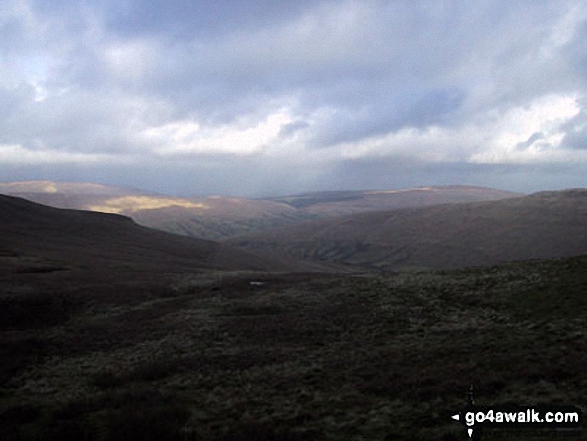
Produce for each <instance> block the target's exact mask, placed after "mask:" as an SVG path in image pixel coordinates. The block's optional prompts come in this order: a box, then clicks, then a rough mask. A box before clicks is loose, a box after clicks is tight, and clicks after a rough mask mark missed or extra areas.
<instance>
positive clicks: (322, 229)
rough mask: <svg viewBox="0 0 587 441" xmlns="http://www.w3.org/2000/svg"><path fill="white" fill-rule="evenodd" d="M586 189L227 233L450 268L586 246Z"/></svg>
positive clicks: (297, 248) (328, 255)
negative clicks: (259, 230) (245, 234)
mask: <svg viewBox="0 0 587 441" xmlns="http://www.w3.org/2000/svg"><path fill="white" fill-rule="evenodd" d="M586 219H587V190H584V189H578V190H567V191H560V192H543V193H537V194H534V195H530V196H526V197H521V198H514V199H505V200H499V201H491V202H480V203H468V204H447V205H438V206H432V207H424V208H407V209H398V210H391V211H384V212H376V213H361V214H355V215H349V216H343V217H339V218H336V219H329V220H320V221H313V222H307V223H304V224H300V225H297V226H292V227H286V228H280V229H278V230H274V231H271V232H266V233H263V234H257V235H248V236H243V237H240V238H235V239H232V240H231V241H229V242H230V243H232V244H236V245H238V246H241V247H245V248H247V249H254V250H268V249H270V250H277V251H281V252H284V253H287V254H289V255H292V256H295V257H298V258H305V259H317V260H322V261H331V262H337V263H344V264H352V265H359V266H363V267H370V268H379V269H385V270H396V269H402V268H404V269H405V268H436V269H444V268H458V267H466V266H478V265H490V264H495V263H499V262H506V261H510V260H520V259H533V258H553V257H563V256H571V255H578V254H583V253H587V222H586V221H585V220H586Z"/></svg>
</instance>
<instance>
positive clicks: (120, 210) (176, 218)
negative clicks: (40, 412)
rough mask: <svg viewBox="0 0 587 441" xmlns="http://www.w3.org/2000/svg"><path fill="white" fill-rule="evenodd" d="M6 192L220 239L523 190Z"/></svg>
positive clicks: (8, 188)
mask: <svg viewBox="0 0 587 441" xmlns="http://www.w3.org/2000/svg"><path fill="white" fill-rule="evenodd" d="M0 193H4V194H9V195H13V196H18V197H23V198H25V199H28V200H31V201H34V202H38V203H41V204H45V205H50V206H53V207H57V208H71V209H79V210H89V211H98V212H106V213H116V214H123V215H126V216H129V217H131V218H132V219H134V220H135V221H136V222H137V223H139V224H141V225H144V226H147V227H151V228H156V229H160V230H163V231H167V232H170V233H175V234H181V235H186V236H193V237H199V238H203V239H211V240H218V239H224V238H229V237H235V236H240V235H244V234H250V233H255V232H262V231H266V230H269V229H272V228H276V227H281V226H286V225H293V224H297V223H300V222H303V221H308V220H315V219H320V218H326V217H332V216H338V215H343V214H351V213H361V212H368V211H380V210H386V209H392V208H403V207H419V206H428V205H435V204H442V203H461V202H471V201H485V200H496V199H502V198H510V197H514V196H519V194H517V193H511V192H506V191H501V190H493V189H488V188H481V187H470V186H449V187H424V188H415V189H405V190H380V191H344V192H340V191H330V192H315V193H306V194H301V195H295V196H285V197H280V198H267V199H244V198H234V197H222V196H202V197H191V198H179V197H172V196H165V195H158V194H149V193H147V192H143V191H140V190H135V189H125V188H120V187H109V186H104V185H97V184H91V183H63V182H52V181H26V182H11V183H0Z"/></svg>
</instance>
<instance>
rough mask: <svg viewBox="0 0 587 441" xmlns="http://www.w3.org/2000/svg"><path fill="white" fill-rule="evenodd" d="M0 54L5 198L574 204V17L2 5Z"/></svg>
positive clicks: (578, 133) (530, 8)
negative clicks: (501, 198) (412, 190)
mask: <svg viewBox="0 0 587 441" xmlns="http://www.w3.org/2000/svg"><path fill="white" fill-rule="evenodd" d="M0 41H2V44H1V45H0V175H3V176H5V179H6V180H12V179H33V178H48V179H65V180H86V181H95V180H99V181H103V182H105V183H107V182H111V183H115V184H119V185H120V184H122V185H135V186H137V185H138V186H142V187H145V188H147V189H151V190H159V191H167V192H172V193H179V194H190V193H230V194H239V195H262V194H273V193H279V192H292V191H293V192H295V191H306V190H311V189H340V188H389V187H405V186H411V185H429V184H444V183H472V184H478V185H493V186H498V187H504V188H512V189H516V190H523V191H533V190H537V189H541V188H563V187H570V186H584V184H582V181H581V178H582V176H584V175H586V173H585V172H586V171H587V97H586V92H587V81H586V80H587V43H585V42H586V41H587V7H586V6H584V2H582V1H579V0H577V1H575V0H560V1H558V0H552V1H546V2H535V1H532V0H521V1H516V2H506V1H502V0H499V1H494V0H493V1H489V0H475V1H470V2H458V1H449V0H443V1H438V2H429V1H424V0H422V1H410V2H407V1H399V0H397V1H374V0H373V1H360V2H359V1H312V2H310V1H296V2H270V1H268V0H254V1H250V2H229V1H226V2H217V1H207V0H206V1H198V2H171V3H169V2H163V1H156V2H147V1H144V0H128V1H116V2H114V1H101V2H97V1H89V2H75V1H72V0H61V1H59V2H51V3H50V4H49V3H48V2H43V1H40V0H39V1H32V0H6V2H5V6H3V7H2V8H1V9H0Z"/></svg>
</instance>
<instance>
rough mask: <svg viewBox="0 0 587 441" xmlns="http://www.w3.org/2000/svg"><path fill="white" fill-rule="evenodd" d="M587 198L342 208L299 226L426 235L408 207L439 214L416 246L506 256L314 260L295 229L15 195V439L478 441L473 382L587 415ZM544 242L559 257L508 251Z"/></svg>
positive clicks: (5, 209)
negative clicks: (199, 221) (173, 227)
mask: <svg viewBox="0 0 587 441" xmlns="http://www.w3.org/2000/svg"><path fill="white" fill-rule="evenodd" d="M331 196H332V195H331ZM346 196H348V195H346ZM516 196H519V195H516ZM304 197H307V196H304ZM320 197H323V196H320ZM320 197H316V198H314V199H319V198H320ZM338 197H340V195H338ZM584 198H585V191H571V192H555V193H548V194H538V195H530V196H528V197H521V198H517V197H513V196H512V197H511V198H509V197H508V198H507V199H503V200H495V201H485V202H480V201H476V202H475V201H474V202H471V201H469V202H462V203H458V204H456V203H452V204H446V203H445V202H446V201H442V204H441V205H433V204H428V205H430V206H427V207H423V206H419V207H414V206H412V207H404V208H396V209H393V210H390V209H387V208H386V211H380V212H377V213H375V212H374V213H367V212H366V211H363V212H361V213H354V214H353V213H346V214H345V215H343V217H341V216H338V215H337V216H334V215H332V217H331V218H330V221H331V224H330V225H331V227H330V228H331V229H330V230H329V229H328V228H326V227H322V229H318V228H316V225H317V224H316V223H321V222H326V220H325V219H314V220H312V219H310V220H309V222H310V223H299V224H297V225H293V224H292V225H291V226H288V227H284V226H282V227H281V228H287V229H290V228H291V230H288V231H289V232H288V234H287V236H283V233H284V231H283V230H280V231H281V234H282V236H280V237H287V238H288V240H289V241H291V240H293V239H294V238H295V239H296V240H297V238H298V237H299V236H297V232H298V231H299V230H301V231H305V232H306V233H307V232H308V231H313V234H316V235H319V234H327V233H328V231H331V232H332V231H337V228H339V226H343V227H344V228H342V229H341V231H343V233H342V234H344V235H349V234H350V233H349V231H350V230H349V224H351V225H352V224H353V223H354V225H355V227H354V228H355V230H354V233H353V234H355V235H357V236H358V235H360V234H362V236H361V237H362V238H364V240H366V241H367V240H373V239H372V237H374V236H373V235H376V234H379V235H380V237H381V238H388V240H387V241H386V242H385V246H386V247H391V246H394V245H393V244H394V243H395V242H394V241H400V240H405V237H409V236H407V235H406V234H405V233H402V234H399V233H397V238H395V237H396V236H394V234H396V233H394V231H395V228H398V231H401V230H399V225H400V224H401V220H402V219H404V218H411V219H428V221H427V222H429V223H430V224H433V225H436V226H435V227H434V229H433V230H430V231H432V232H429V231H428V230H426V228H425V224H423V223H418V222H419V221H418V222H416V221H414V222H413V224H412V226H413V228H415V229H418V228H420V230H418V231H420V232H421V234H420V235H415V234H414V235H413V236H411V237H413V238H415V237H423V238H424V239H422V242H416V245H413V244H412V242H410V243H408V244H404V245H406V246H408V248H407V249H409V246H413V247H414V248H413V249H414V250H416V249H421V248H419V247H422V246H423V245H422V244H426V246H431V245H430V244H431V243H432V245H434V243H433V242H434V241H432V239H431V238H432V237H436V238H437V239H438V240H439V241H440V242H439V245H438V248H433V251H434V250H441V249H445V248H446V246H445V245H443V243H442V240H441V239H442V238H446V237H450V238H457V237H459V238H461V240H462V242H459V247H457V246H455V247H453V248H450V250H453V251H454V253H455V254H454V255H455V256H456V255H458V254H459V253H462V252H463V249H465V248H466V247H467V246H470V245H471V244H474V243H475V242H474V239H475V238H478V240H479V242H478V247H479V248H483V249H485V250H491V249H500V250H502V254H499V253H494V254H493V256H497V257H495V260H488V261H484V262H482V263H478V262H473V263H471V264H467V263H466V262H465V261H463V260H461V261H459V260H458V259H456V258H455V260H454V261H450V262H452V264H451V265H447V266H446V267H440V268H438V267H436V268H435V267H434V265H432V264H431V263H430V261H421V262H411V261H410V262H408V263H409V265H407V266H404V267H403V268H399V267H394V266H393V265H395V263H394V262H391V263H389V264H387V265H372V264H371V262H370V261H369V262H367V263H368V264H366V265H365V264H363V263H365V262H366V261H362V260H361V259H359V258H354V257H353V258H351V257H349V258H347V259H342V258H340V256H341V254H337V253H336V252H334V253H333V254H332V255H333V256H334V257H333V258H330V255H322V254H317V255H316V256H314V257H313V256H312V255H310V254H311V253H309V254H308V255H306V256H301V257H304V260H299V259H297V257H300V256H296V253H295V252H294V253H292V252H289V251H287V250H286V248H287V247H289V245H288V242H284V243H283V244H281V245H279V246H273V247H269V248H271V249H263V247H260V246H257V247H256V248H255V247H244V245H243V243H242V241H244V240H249V241H250V240H251V239H250V237H249V236H243V237H240V238H235V239H231V240H230V241H228V242H222V243H219V242H213V241H210V240H204V239H198V238H194V237H185V236H178V235H173V234H169V233H165V232H162V231H157V230H151V229H149V228H146V227H144V226H140V225H138V224H136V223H134V222H133V221H132V220H131V219H130V218H127V217H123V216H120V215H116V214H105V213H92V212H87V211H80V210H65V209H58V208H53V207H47V206H44V205H39V204H36V203H32V202H29V201H26V200H24V199H20V198H14V197H8V196H2V197H0V287H1V291H0V360H2V363H1V364H0V429H1V433H2V434H3V435H2V437H3V438H2V439H6V440H123V439H124V440H225V441H227V440H341V439H345V440H395V439H401V440H403V439H405V440H429V439H437V440H445V441H447V440H459V439H466V438H467V437H466V433H465V431H464V430H463V427H462V426H461V425H460V424H458V423H455V422H454V421H453V420H452V419H451V418H450V415H451V414H453V413H455V411H458V410H460V408H462V407H463V405H464V404H465V403H466V400H467V391H468V389H469V387H470V386H471V385H474V388H475V393H476V400H477V403H478V404H483V405H490V404H494V403H495V404H506V403H510V404H513V403H516V404H540V403H544V404H572V405H576V406H579V407H580V408H582V409H583V410H584V411H585V409H587V399H586V397H587V394H586V393H585V392H586V390H587V371H586V370H585V366H587V335H586V332H587V331H586V329H587V326H586V325H587V297H586V296H585V292H586V287H587V271H586V269H587V256H585V252H586V251H587V248H586V247H585V246H584V244H585V242H584V240H585V237H586V235H587V234H586V233H587V225H586V224H585V223H584V219H585V217H584V215H585V207H584V205H583V204H584V202H583V199H584ZM355 200H356V199H355ZM344 201H346V199H344V200H339V201H337V202H335V201H330V202H329V203H338V204H343V203H345V202H344ZM290 202H291V201H290ZM439 202H440V201H439ZM279 203H284V202H279ZM298 205H299V204H298ZM302 205H303V203H302ZM305 206H309V205H305ZM488 207H489V208H488ZM512 207H513V208H512ZM520 207H521V208H520ZM549 207H550V208H549ZM406 210H407V211H406ZM418 210H420V211H418ZM449 212H450V213H453V214H450V215H449V214H447V213H449ZM454 213H457V214H454ZM463 213H465V214H466V216H465V219H468V220H470V222H465V221H463ZM339 214H340V213H339ZM416 214H417V215H419V216H420V217H417V216H416ZM410 215H411V217H410ZM361 216H363V217H361ZM426 216H429V217H428V218H426ZM443 216H444V217H443ZM467 216H468V217H467ZM492 216H493V217H492ZM500 216H501V217H503V218H504V221H503V222H502V223H497V224H496V219H501V218H500ZM357 219H359V220H360V219H363V220H364V222H363V223H361V222H360V221H357ZM390 219H392V220H393V222H395V223H393V222H392V221H390ZM394 219H395V220H394ZM455 219H456V220H458V222H456V221H455V222H456V223H454V222H453V220H455ZM390 222H392V223H391V224H390ZM435 222H436V224H435ZM451 222H452V223H451ZM390 225H394V228H391V227H390ZM488 225H495V229H494V230H490V231H488V232H487V236H489V235H490V234H493V237H494V238H501V239H500V240H499V241H494V243H493V245H492V246H493V247H494V248H491V247H490V243H489V242H487V240H488V239H486V238H485V237H486V236H483V234H482V232H483V231H484V228H488ZM508 225H511V226H512V229H511V230H509V231H508V230H507V226H508ZM531 226H534V227H535V228H537V230H536V231H530V229H529V228H530V227H531ZM444 227H446V229H443V228H444ZM465 227H468V228H469V230H463V228H465ZM473 227H474V228H473ZM404 228H407V227H404ZM459 228H460V229H459ZM525 228H526V229H525ZM378 229H380V230H378ZM275 231H276V230H270V229H268V230H266V232H264V233H263V238H264V239H263V240H268V239H267V238H268V237H272V235H275V234H276V233H275ZM360 231H367V232H368V233H369V234H365V233H360ZM377 231H379V233H377ZM405 231H406V230H404V232H405ZM459 231H460V234H459ZM549 231H550V232H552V234H550V235H548V234H547V233H548V232H549ZM525 232H529V233H528V235H526V236H524V233H525ZM306 233H304V234H306ZM498 233H499V234H498ZM258 234H261V233H258ZM328 234H334V233H328ZM569 235H571V239H572V240H567V239H568V236H569ZM317 237H318V236H317ZM519 237H524V239H523V240H522V242H520V244H519V245H516V246H514V245H515V244H516V242H515V241H514V240H515V239H516V240H517V239H518V238H519ZM465 238H466V239H465ZM508 238H509V240H510V241H509V242H508V241H507V240H506V239H508ZM351 239H352V240H357V239H356V237H351ZM257 240H261V239H260V236H257ZM239 241H240V242H239ZM524 241H525V242H524ZM535 242H539V243H540V242H542V243H546V245H544V246H543V247H542V248H540V249H541V250H542V251H544V250H548V249H550V250H552V254H550V255H549V253H547V252H544V253H543V254H540V255H537V256H536V255H528V254H527V255H524V254H523V253H522V254H521V255H513V254H508V253H507V252H506V250H508V249H509V248H508V247H510V248H514V249H516V250H518V249H520V250H524V249H526V250H528V252H529V253H532V252H534V250H536V249H538V248H532V247H531V246H530V245H532V244H534V243H535ZM239 243H240V245H239ZM296 243H298V242H296ZM313 243H315V242H313ZM460 247H462V248H460ZM358 249H359V250H360V247H359V248H358ZM388 249H389V248H388ZM434 252H436V251H434ZM287 253H289V254H288V255H287V256H285V255H283V254H287ZM487 254H489V255H491V253H487V252H486V253H485V255H487ZM411 255H412V256H414V255H415V256H417V255H418V254H417V253H412V254H411ZM349 256H353V255H349ZM381 256H383V257H385V255H384V254H381ZM325 257H328V258H325ZM383 257H382V260H381V261H379V262H383V261H384V259H383ZM448 257H449V256H448V255H447V254H444V255H442V259H447V258H448ZM494 435H495V439H497V438H498V435H500V436H501V437H500V439H504V438H503V437H504V436H509V435H508V434H504V433H501V434H500V433H497V434H494ZM574 435H575V438H576V439H583V438H582V437H584V436H585V433H584V432H581V433H578V434H574ZM512 436H514V438H510V439H519V440H525V439H553V436H555V437H556V436H562V435H560V434H554V435H553V434H552V433H550V432H545V433H538V434H537V433H528V434H526V433H516V434H514V435H512ZM484 439H494V438H492V437H491V436H490V435H489V434H486V436H485V437H484ZM506 439H507V438H506Z"/></svg>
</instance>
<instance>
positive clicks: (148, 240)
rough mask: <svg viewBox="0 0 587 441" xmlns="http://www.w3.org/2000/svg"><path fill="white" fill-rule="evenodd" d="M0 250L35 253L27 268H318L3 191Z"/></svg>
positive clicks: (12, 254)
mask: <svg viewBox="0 0 587 441" xmlns="http://www.w3.org/2000/svg"><path fill="white" fill-rule="evenodd" d="M0 254H1V255H2V256H4V257H7V258H10V257H14V258H17V259H16V260H18V258H23V257H25V258H31V259H33V261H32V263H31V265H32V266H31V267H30V270H31V271H51V268H53V269H55V270H58V269H60V268H64V267H69V266H74V267H77V266H85V267H94V266H99V267H111V268H121V267H126V268H135V269H140V270H149V269H151V270H152V269H157V270H158V271H161V272H163V271H172V272H176V271H179V270H182V271H186V270H192V271H195V270H198V269H223V270H231V269H232V270H235V269H239V270H246V269H248V270H283V271H296V270H312V269H313V268H316V267H313V266H312V265H306V264H304V263H300V264H298V263H297V262H295V261H293V260H288V259H287V258H286V259H279V258H275V257H272V258H263V257H259V256H256V255H254V254H252V253H249V252H243V251H242V250H238V249H236V248H234V247H232V246H230V245H226V244H219V243H216V242H213V241H209V240H202V239H195V238H190V237H184V236H179V235H174V234H170V233H165V232H162V231H158V230H154V229H150V228H147V227H143V226H140V225H137V224H136V223H135V222H134V221H133V220H132V219H130V218H128V217H125V216H120V215H116V214H109V213H92V212H87V211H80V210H66V209H58V208H53V207H48V206H44V205H40V204H37V203H33V202H30V201H27V200H24V199H21V198H16V197H11V196H3V195H0ZM5 263H6V262H5ZM8 263H9V262H8ZM21 263H22V262H21Z"/></svg>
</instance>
